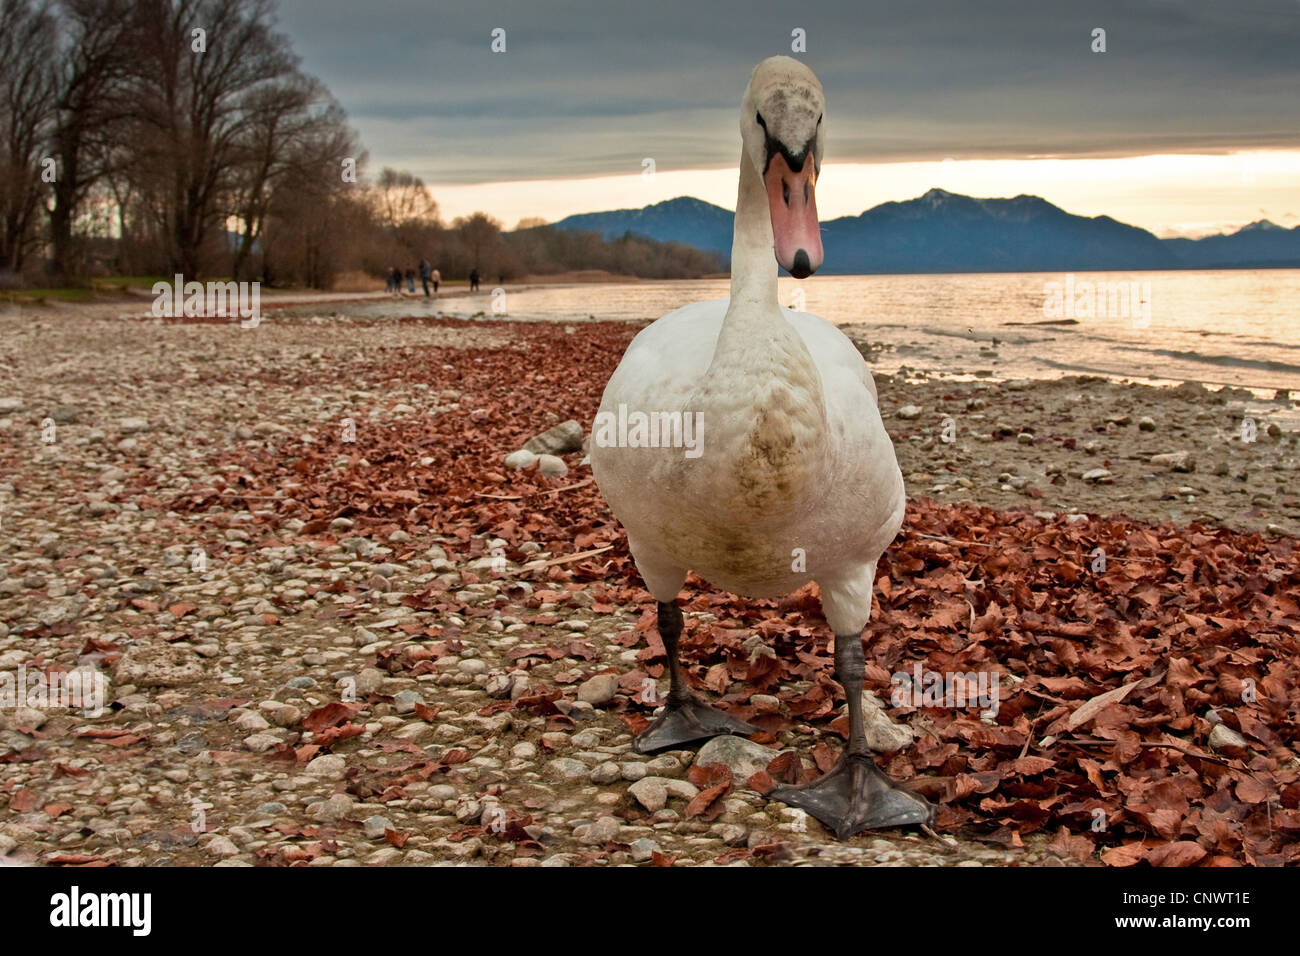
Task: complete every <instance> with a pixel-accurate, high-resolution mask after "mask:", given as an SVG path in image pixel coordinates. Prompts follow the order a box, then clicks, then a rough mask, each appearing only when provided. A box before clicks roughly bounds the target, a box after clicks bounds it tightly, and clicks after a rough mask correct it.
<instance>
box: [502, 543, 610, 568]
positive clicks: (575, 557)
mask: <svg viewBox="0 0 1300 956" xmlns="http://www.w3.org/2000/svg"><path fill="white" fill-rule="evenodd" d="M613 549H614V546H613V545H612V544H607V545H605V547H603V548H592V549H591V550H590V551H579V552H578V553H577V554H566V555H565V556H564V557H562V558H551V559H549V560H547V561H532V562H529V563H528V564H525V565H524V566H523V567H522V568H520V569H519V570H521V571H540V570H541V569H542V568H549V567H551V566H552V565H556V564H568V563H570V562H571V561H581V560H582V559H583V558H590V557H591V556H592V555H596V554H603V553H604V552H606V551H612V550H613Z"/></svg>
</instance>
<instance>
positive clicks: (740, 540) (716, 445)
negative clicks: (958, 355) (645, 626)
mask: <svg viewBox="0 0 1300 956" xmlns="http://www.w3.org/2000/svg"><path fill="white" fill-rule="evenodd" d="M765 264H766V265H767V266H768V268H769V269H770V270H771V271H772V273H773V275H772V287H773V289H772V292H773V295H772V300H773V301H770V302H761V301H757V300H755V299H752V298H746V299H736V300H734V301H735V305H734V306H733V305H732V301H733V300H728V299H723V300H719V301H715V302H698V303H694V304H692V305H688V306H686V307H684V308H681V309H678V310H677V311H675V312H671V313H669V314H668V315H666V316H664V317H663V318H661V319H659V320H658V321H657V322H655V323H653V324H652V325H650V326H648V327H646V328H645V329H643V330H642V331H641V332H640V334H638V335H637V336H636V338H635V339H634V340H633V341H632V344H631V345H630V346H629V347H628V350H627V353H626V354H625V355H624V356H623V361H622V362H621V363H620V365H619V367H618V369H617V370H616V371H615V373H614V375H613V376H612V377H611V378H610V380H609V384H608V385H607V386H606V388H605V394H604V397H603V399H602V402H601V411H602V412H609V413H611V414H615V415H616V414H617V413H618V408H619V405H620V404H621V405H624V406H626V408H628V409H633V410H642V411H645V412H651V411H660V412H673V411H682V412H686V413H699V420H700V421H701V423H702V425H703V431H702V434H701V436H700V451H701V454H700V455H699V457H698V458H687V457H686V456H685V455H684V453H683V450H682V449H681V448H672V447H669V448H645V447H635V448H630V447H602V446H600V445H598V444H597V443H596V442H595V441H593V443H592V447H591V459H592V469H593V472H594V473H595V477H596V481H597V483H598V484H599V486H600V489H601V491H602V492H603V493H604V495H605V498H606V500H607V501H608V502H609V504H610V507H611V508H612V509H613V510H614V513H615V514H616V515H618V517H619V520H620V521H622V523H623V526H624V527H625V528H626V529H627V534H628V545H629V547H630V549H631V551H632V555H633V558H634V559H635V561H636V565H637V569H638V570H639V571H640V572H641V576H642V578H643V579H644V580H645V582H646V585H647V587H648V588H649V590H650V592H651V594H653V595H654V597H655V598H656V600H659V601H665V602H668V601H672V600H674V599H675V597H676V596H677V593H678V592H679V591H680V590H681V588H682V585H683V583H684V582H685V578H686V572H687V570H693V571H695V572H696V573H697V574H699V575H700V576H701V577H703V578H704V579H705V580H707V581H709V582H710V583H712V584H714V585H716V586H718V587H721V588H724V589H726V590H728V591H731V592H733V593H735V594H740V595H744V596H749V597H774V596H778V595H781V594H785V593H788V592H790V591H794V590H796V589H798V588H799V587H801V586H802V585H803V584H805V583H807V582H808V581H810V580H815V581H816V582H817V583H818V585H819V586H820V588H821V592H822V605H823V610H824V611H825V614H826V618H827V621H828V623H829V624H830V625H831V627H832V629H833V631H834V633H836V634H856V633H859V632H860V631H861V630H862V628H863V627H864V626H865V624H866V622H867V619H868V617H869V615H870V611H871V589H872V585H873V582H874V579H875V571H876V561H877V559H878V558H879V557H880V554H881V553H882V552H883V551H884V550H885V548H886V547H887V546H888V544H889V543H890V541H892V540H893V538H894V536H895V535H896V534H897V533H898V529H899V527H900V525H901V524H902V520H903V509H904V506H905V500H906V499H905V496H904V492H903V479H902V475H901V474H900V473H899V469H898V462H897V460H896V459H895V457H894V449H893V445H892V444H891V442H890V440H889V435H888V434H887V433H886V432H885V428H884V425H883V423H882V422H881V419H880V411H879V409H878V407H877V404H876V385H875V382H874V381H873V380H872V377H871V372H870V370H869V369H868V368H867V365H866V362H865V361H864V360H863V358H862V355H861V354H860V353H859V352H858V350H857V348H856V347H854V345H853V344H852V343H851V342H850V341H849V340H848V338H846V337H845V335H844V334H843V333H842V332H840V330H839V329H837V328H835V326H833V325H832V324H831V323H829V322H827V321H826V320H825V319H823V318H820V317H819V316H816V315H812V314H809V313H807V312H793V311H790V310H788V309H781V308H780V307H778V306H777V305H776V302H775V284H776V283H775V263H774V262H773V261H772V259H771V252H770V247H769V251H768V252H767V253H766V263H765ZM724 332H725V333H727V334H725V335H724Z"/></svg>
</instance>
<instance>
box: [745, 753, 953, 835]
mask: <svg viewBox="0 0 1300 956" xmlns="http://www.w3.org/2000/svg"><path fill="white" fill-rule="evenodd" d="M767 798H768V799H769V800H780V801H781V802H782V803H785V804H788V805H790V806H792V807H798V808H799V809H801V810H805V811H807V812H808V813H810V814H812V815H813V816H814V817H816V818H817V819H818V820H820V821H821V822H822V823H824V824H825V825H826V826H827V827H829V828H830V829H831V830H833V831H834V832H835V838H836V839H837V840H847V839H848V838H849V837H851V836H853V834H855V833H861V832H862V831H863V830H883V829H885V828H887V827H905V826H916V825H919V824H929V823H930V822H931V821H933V819H934V807H932V806H931V805H930V803H929V802H928V801H927V800H926V799H925V798H924V797H922V796H920V795H919V794H915V793H911V792H910V791H907V790H904V789H902V788H901V787H900V786H899V785H898V784H896V783H894V781H892V780H890V779H889V777H887V776H885V773H884V771H883V770H881V769H880V768H879V767H877V766H876V762H875V760H873V759H872V758H871V757H870V756H867V755H865V754H845V755H844V756H843V757H841V758H840V762H839V763H837V764H836V765H835V766H834V767H833V768H832V769H831V771H830V772H829V773H827V774H826V775H825V776H823V777H822V778H821V779H819V780H814V781H813V782H812V783H809V784H805V785H804V786H802V787H790V786H781V787H776V788H775V789H773V790H772V791H771V792H769V793H768V795H767Z"/></svg>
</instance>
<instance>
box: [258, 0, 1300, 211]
mask: <svg viewBox="0 0 1300 956" xmlns="http://www.w3.org/2000/svg"><path fill="white" fill-rule="evenodd" d="M280 24H281V28H282V29H283V30H284V31H285V32H286V33H288V34H289V35H290V37H291V38H292V40H293V43H294V47H295V49H296V50H297V52H298V53H299V54H300V55H301V57H302V58H303V62H304V67H305V69H307V70H308V71H309V72H311V73H314V74H316V75H317V76H319V77H321V79H323V80H324V81H325V82H326V83H327V84H328V85H329V86H330V88H331V89H332V90H333V92H334V94H335V95H336V96H337V97H338V98H339V100H340V101H341V102H342V104H343V106H344V107H345V108H346V109H347V111H348V113H349V115H350V116H351V118H352V121H353V123H354V125H355V126H356V127H357V128H358V130H359V131H360V132H361V135H362V138H363V140H364V142H365V144H366V146H367V147H368V149H369V150H370V154H371V168H372V169H377V168H378V167H379V166H382V165H393V166H397V167H401V168H407V169H410V170H411V171H413V172H416V173H417V174H419V175H421V176H422V177H423V178H424V179H425V180H426V181H427V182H428V183H429V184H430V185H431V186H432V187H433V188H434V190H435V194H445V195H447V196H465V197H479V198H482V199H484V200H486V199H490V198H492V197H493V195H498V196H499V197H502V198H501V201H502V202H503V203H505V204H506V205H511V204H513V205H516V206H519V201H518V200H516V199H505V198H504V197H506V196H513V195H515V194H514V193H510V192H509V191H506V192H501V193H496V194H494V193H493V192H492V191H491V189H487V188H483V187H485V186H488V185H490V184H496V183H501V182H504V181H517V180H557V181H574V180H585V179H587V178H589V177H608V176H620V175H622V176H628V177H635V176H639V174H640V170H641V161H642V158H643V157H647V156H650V157H654V159H655V161H656V164H657V170H658V172H659V173H660V174H661V175H662V174H665V173H672V172H678V171H696V170H708V169H720V168H730V169H734V168H735V163H736V159H737V156H738V152H739V144H738V133H737V104H738V102H739V98H740V95H741V93H742V92H743V90H744V86H745V82H746V80H747V78H748V71H749V70H750V68H752V66H753V64H754V63H755V62H757V61H758V60H759V59H761V58H762V57H764V56H767V55H771V54H773V53H782V52H785V53H789V52H790V43H791V31H792V30H793V29H794V28H796V27H798V28H802V29H803V30H805V31H806V34H807V52H806V53H804V54H801V56H802V58H803V59H804V60H805V61H806V62H807V63H808V64H809V65H810V66H812V67H813V69H814V70H815V71H816V72H817V74H818V75H819V77H820V78H821V80H822V83H823V85H824V86H825V88H826V92H827V100H828V108H827V132H828V136H829V141H828V160H831V161H834V162H836V163H846V164H850V163H862V164H898V163H904V162H938V161H939V160H942V159H944V158H951V159H952V160H954V161H955V162H956V164H957V165H958V166H959V167H960V166H963V164H964V163H965V162H966V161H969V160H977V159H978V160H991V159H999V160H1006V159H1015V160H1025V159H1027V158H1035V157H1069V158H1080V157H1090V158H1095V157H1134V156H1144V155H1150V154H1189V153H1215V154H1219V155H1220V156H1222V155H1225V154H1236V153H1239V152H1241V151H1247V150H1248V151H1255V150H1261V149H1266V150H1275V149H1287V150H1295V151H1296V153H1294V154H1291V155H1294V156H1300V43H1298V42H1297V41H1298V40H1300V2H1297V0H1217V2H1211V0H1124V2H1108V0H1107V2H1083V0H1075V2H1054V0H1022V2H1010V0H896V2H878V0H830V2H817V0H804V2H801V3H792V2H790V0H783V2H772V0H747V2H706V0H690V2H683V0H642V2H635V3H631V2H629V3H624V2H617V0H612V2H591V3H561V2H552V0H472V2H464V3H447V2H442V0H434V2H430V0H369V2H364V3H363V2H360V0H280ZM498 27H499V28H502V29H504V30H505V31H506V52H505V53H493V52H492V51H491V49H490V45H491V42H492V37H491V33H492V31H493V29H494V28H498ZM1097 27H1101V28H1104V29H1105V31H1106V36H1105V41H1106V52H1105V53H1094V52H1092V50H1091V49H1090V47H1091V45H1092V43H1093V40H1092V37H1091V33H1092V30H1093V29H1094V28H1097ZM1279 155H1284V154H1279ZM1265 165H1268V164H1267V163H1266V164H1265ZM950 168H951V167H950ZM970 168H972V169H973V168H975V167H974V166H972V167H970ZM1007 168H1008V169H1014V168H1015V167H1007ZM1088 168H1099V167H1085V166H1081V167H1077V170H1085V169H1088ZM1270 168H1271V167H1270ZM687 181H688V180H683V182H687ZM1290 182H1291V186H1292V188H1295V187H1296V186H1297V184H1300V178H1297V177H1293V178H1292V179H1291V180H1290ZM1252 184H1253V185H1256V186H1257V191H1263V190H1266V189H1275V188H1276V187H1277V185H1278V184H1277V183H1275V182H1273V181H1272V180H1269V181H1267V182H1262V183H1261V182H1258V181H1256V180H1255V179H1254V177H1252ZM465 187H473V188H468V189H467V188H465ZM900 188H901V187H900ZM1008 190H1009V191H1008ZM732 191H733V192H734V186H733V187H732ZM1015 191H1017V190H1016V189H1015V184H1013V183H1008V184H1007V189H1004V190H1002V192H1003V193H1005V194H1014V192H1015ZM516 192H517V190H516ZM560 192H561V193H564V194H566V195H567V193H565V191H564V190H560ZM440 198H442V196H441V195H440ZM705 198H712V197H707V196H706V197H705ZM842 198H843V197H842ZM863 198H864V199H866V198H868V197H865V196H864V197H863ZM869 198H872V199H877V198H878V197H875V196H872V197H869ZM889 198H899V199H902V198H908V197H906V196H895V197H889ZM594 199H595V197H593V200H594ZM1283 201H1284V200H1283ZM575 202H577V204H578V205H583V203H582V202H581V201H580V200H575ZM443 203H444V207H446V206H448V201H447V200H446V199H443ZM453 205H454V203H453ZM585 205H586V208H601V206H600V204H599V203H598V202H593V203H587V204H585ZM1291 206H1292V207H1293V208H1288V209H1285V210H1281V211H1280V213H1286V214H1294V213H1296V212H1300V203H1292V204H1291ZM520 208H521V209H522V206H520ZM453 211H460V210H453ZM489 211H494V210H489ZM569 211H578V210H577V209H576V208H575V209H573V210H569ZM858 211H860V209H859V210H858ZM495 212H496V213H497V215H499V216H501V217H502V218H505V219H507V220H509V218H510V210H509V209H503V210H495ZM1280 213H1279V212H1275V213H1274V214H1275V215H1278V216H1279V218H1281V215H1280ZM1215 218H1216V217H1215V216H1213V215H1211V216H1209V219H1215ZM1196 219H1197V217H1196V216H1195V214H1193V213H1190V212H1189V214H1188V215H1184V216H1183V217H1182V220H1181V221H1184V222H1187V221H1193V220H1196ZM1207 221H1208V220H1207Z"/></svg>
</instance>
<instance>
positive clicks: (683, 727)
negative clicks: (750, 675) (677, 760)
mask: <svg viewBox="0 0 1300 956" xmlns="http://www.w3.org/2000/svg"><path fill="white" fill-rule="evenodd" d="M758 730H759V728H757V727H755V726H753V725H752V724H747V723H745V722H744V721H743V720H737V719H736V718H735V717H731V716H729V715H727V714H724V713H723V712H722V711H720V710H716V709H714V708H713V707H710V706H709V705H708V704H706V703H704V702H703V701H702V700H699V699H698V698H696V697H694V696H687V697H683V698H681V699H677V700H674V699H672V698H669V700H668V702H667V703H666V704H664V709H663V713H661V714H660V715H659V716H658V718H656V719H655V721H654V723H652V724H651V725H650V726H649V727H647V728H646V729H645V730H643V731H642V732H641V733H639V734H637V737H636V740H634V741H633V742H632V748H633V749H634V750H635V751H636V752H637V753H639V754H648V753H653V752H654V751H656V750H670V749H674V748H680V747H682V746H684V745H686V744H693V743H697V742H699V741H701V740H708V739H710V738H712V737H718V736H720V735H722V734H739V735H740V736H742V737H748V736H749V735H750V734H756V733H758Z"/></svg>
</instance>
